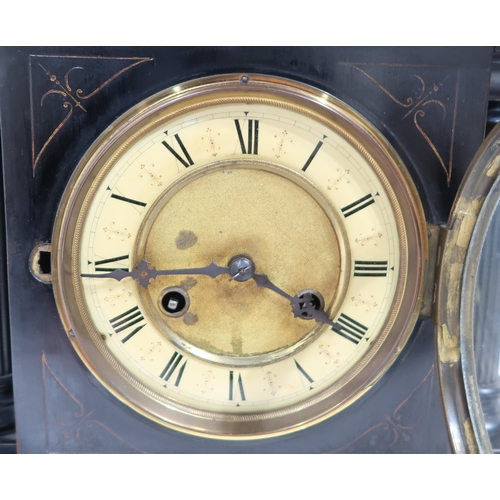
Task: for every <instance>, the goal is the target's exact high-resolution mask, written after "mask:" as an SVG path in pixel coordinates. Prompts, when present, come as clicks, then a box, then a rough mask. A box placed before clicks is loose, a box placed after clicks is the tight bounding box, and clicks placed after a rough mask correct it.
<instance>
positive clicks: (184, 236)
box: [175, 231, 198, 250]
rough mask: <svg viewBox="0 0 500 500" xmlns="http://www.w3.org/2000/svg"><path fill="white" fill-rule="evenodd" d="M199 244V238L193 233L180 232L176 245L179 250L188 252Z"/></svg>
mask: <svg viewBox="0 0 500 500" xmlns="http://www.w3.org/2000/svg"><path fill="white" fill-rule="evenodd" d="M197 242H198V236H196V234H194V233H193V231H179V234H178V235H177V238H175V244H176V245H177V248H178V249H179V250H187V249H188V248H191V247H192V246H194V245H196V243H197Z"/></svg>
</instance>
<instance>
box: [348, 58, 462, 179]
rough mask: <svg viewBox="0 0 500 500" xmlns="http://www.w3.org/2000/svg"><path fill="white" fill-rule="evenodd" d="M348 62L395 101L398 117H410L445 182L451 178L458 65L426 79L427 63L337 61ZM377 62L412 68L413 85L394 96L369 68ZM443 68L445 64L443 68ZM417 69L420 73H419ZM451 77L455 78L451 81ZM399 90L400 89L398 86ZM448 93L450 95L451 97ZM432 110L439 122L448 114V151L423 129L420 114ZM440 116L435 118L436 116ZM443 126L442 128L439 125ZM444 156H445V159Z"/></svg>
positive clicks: (458, 77)
mask: <svg viewBox="0 0 500 500" xmlns="http://www.w3.org/2000/svg"><path fill="white" fill-rule="evenodd" d="M340 64H344V65H346V66H349V67H351V68H353V69H354V70H356V71H357V72H358V73H359V74H361V75H363V77H364V78H367V79H368V80H370V81H371V82H372V83H373V84H374V85H376V86H377V87H378V88H379V89H380V90H381V91H382V92H383V93H384V94H385V95H386V96H387V97H388V98H389V99H390V100H391V101H392V102H393V103H395V104H396V105H397V106H398V107H399V108H400V109H401V111H402V115H401V121H404V120H412V122H413V125H414V127H415V129H416V130H417V131H418V133H419V134H420V135H421V136H422V137H423V139H424V140H425V142H426V143H427V144H428V146H429V148H430V149H431V151H432V153H433V154H434V156H435V157H436V159H437V161H438V162H439V165H440V166H441V168H442V169H443V172H444V173H445V175H446V182H447V184H448V186H449V185H450V182H451V175H452V170H453V148H454V139H455V125H456V118H457V103H458V83H459V80H460V68H446V69H448V71H447V72H446V73H447V75H446V76H443V78H442V79H432V80H431V79H428V80H426V78H425V75H424V71H425V69H426V68H428V67H427V66H423V65H422V66H413V65H407V66H406V65H403V64H377V63H340ZM380 66H400V67H401V68H412V70H414V71H415V72H414V73H413V74H411V75H410V76H411V81H412V82H413V83H412V86H410V87H408V88H407V89H405V91H406V92H407V94H406V96H407V97H401V96H400V97H397V96H396V95H395V92H394V91H391V90H389V89H388V88H387V85H383V84H382V83H381V82H380V81H379V79H378V78H376V77H375V76H374V75H373V74H372V73H373V72H372V71H370V70H371V69H374V68H376V67H380ZM443 69H444V68H443ZM419 73H420V74H419ZM453 80H454V81H453ZM445 86H446V87H447V89H446V90H448V91H451V96H447V95H445ZM398 90H401V89H398ZM450 97H451V98H450ZM430 110H432V111H433V112H435V113H436V116H437V117H440V118H441V122H444V121H445V119H446V118H447V117H448V116H450V117H451V124H450V127H449V130H448V131H447V132H448V133H449V134H450V136H449V142H450V143H449V151H448V150H447V148H445V147H443V146H441V147H439V146H437V145H436V141H435V139H433V137H432V132H431V131H430V130H428V129H426V126H425V124H424V122H423V118H424V117H425V116H426V114H428V112H429V111H430ZM438 119H439V118H436V120H438ZM440 130H442V129H440ZM445 158H446V159H445Z"/></svg>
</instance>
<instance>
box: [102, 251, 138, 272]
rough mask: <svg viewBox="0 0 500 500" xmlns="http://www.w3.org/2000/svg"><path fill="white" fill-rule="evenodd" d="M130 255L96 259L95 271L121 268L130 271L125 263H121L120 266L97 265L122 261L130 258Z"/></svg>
mask: <svg viewBox="0 0 500 500" xmlns="http://www.w3.org/2000/svg"><path fill="white" fill-rule="evenodd" d="M128 257H129V256H128V255H120V256H119V257H111V258H110V259H104V260H96V261H95V262H94V269H95V271H96V272H97V271H101V272H112V271H114V270H115V269H121V270H122V271H128V270H129V268H128V266H127V267H123V266H124V265H125V264H123V263H121V264H120V266H121V267H120V266H114V267H112V266H106V267H97V266H102V265H103V264H111V263H112V262H117V263H118V262H120V261H121V260H128Z"/></svg>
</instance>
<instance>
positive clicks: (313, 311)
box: [80, 259, 341, 330]
mask: <svg viewBox="0 0 500 500" xmlns="http://www.w3.org/2000/svg"><path fill="white" fill-rule="evenodd" d="M240 260H241V259H240ZM230 267H231V264H230V266H228V267H223V266H218V265H217V264H215V263H214V262H212V263H211V264H209V265H208V266H206V267H197V268H191V269H169V270H157V269H156V268H155V267H154V266H152V265H151V264H150V263H149V262H148V261H147V260H144V259H143V260H141V261H140V262H139V263H138V264H137V266H136V267H135V268H134V269H132V271H124V270H123V269H115V270H114V271H112V272H110V273H99V274H86V273H83V274H81V275H80V276H81V277H82V278H112V279H115V280H117V281H121V280H122V279H124V278H128V277H131V278H133V279H134V280H136V281H137V282H138V283H139V284H140V285H141V286H144V287H147V286H148V285H149V283H150V280H152V279H155V278H156V277H158V276H167V275H182V274H201V275H205V276H209V277H211V278H216V277H217V276H220V275H221V274H229V275H230V276H231V278H230V281H231V280H233V279H235V280H238V281H246V280H247V279H250V278H252V279H253V280H254V281H255V283H256V284H257V286H258V287H259V288H268V289H269V290H272V291H273V292H275V293H277V294H278V295H281V296H282V297H284V298H285V299H287V300H288V301H289V302H290V304H291V306H292V310H293V314H294V316H295V317H296V318H301V319H304V318H312V319H314V320H316V321H317V322H318V323H326V324H328V325H331V326H332V327H333V328H334V329H335V330H340V329H341V326H340V325H339V324H338V323H335V322H333V321H332V320H331V319H330V318H329V317H328V316H327V314H326V313H325V311H323V309H321V308H316V307H317V305H316V304H314V303H313V301H312V300H310V299H309V300H304V299H303V298H299V297H297V296H295V297H292V296H291V295H289V294H288V293H286V292H285V291H283V290H282V289H281V288H279V287H278V286H276V285H275V284H274V283H272V282H271V280H270V279H269V278H268V276H267V274H257V273H255V272H254V271H253V264H252V266H249V265H248V263H247V262H245V261H242V262H239V267H238V266H237V267H235V268H231V269H230ZM243 275H245V276H243Z"/></svg>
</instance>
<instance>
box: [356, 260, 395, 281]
mask: <svg viewBox="0 0 500 500" xmlns="http://www.w3.org/2000/svg"><path fill="white" fill-rule="evenodd" d="M354 276H366V277H376V276H382V277H383V276H387V261H386V260H355V261H354Z"/></svg>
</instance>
